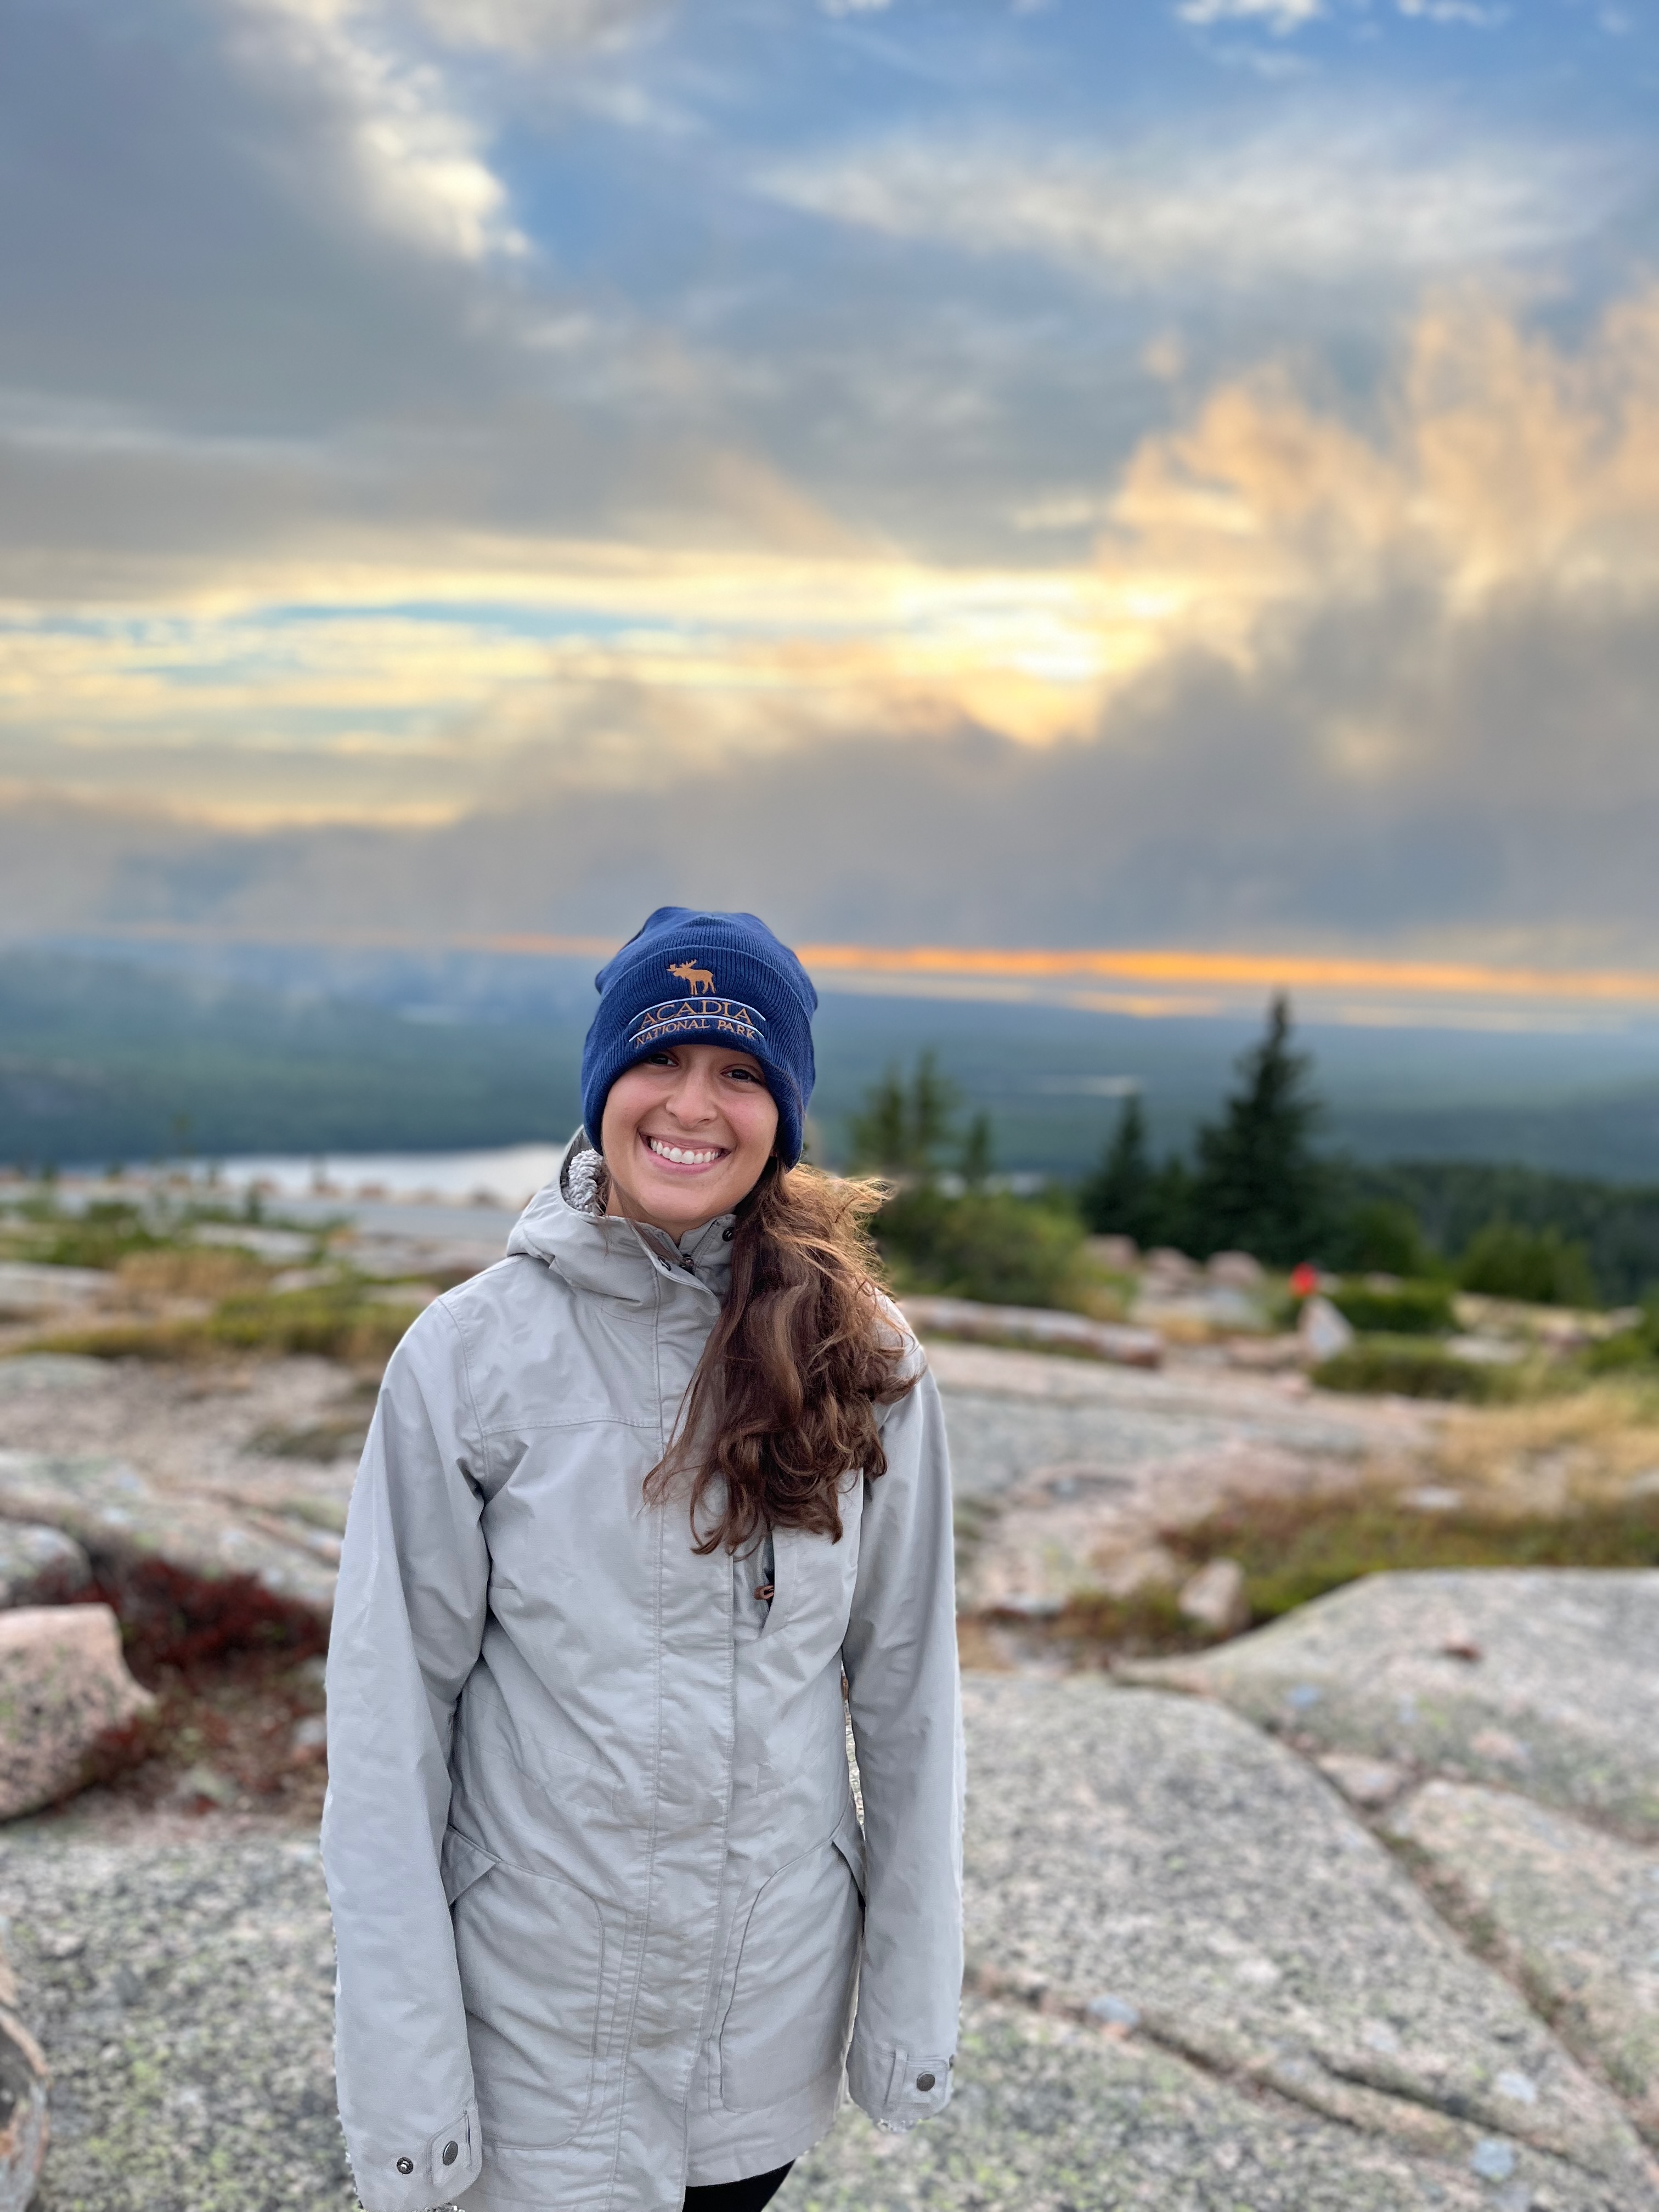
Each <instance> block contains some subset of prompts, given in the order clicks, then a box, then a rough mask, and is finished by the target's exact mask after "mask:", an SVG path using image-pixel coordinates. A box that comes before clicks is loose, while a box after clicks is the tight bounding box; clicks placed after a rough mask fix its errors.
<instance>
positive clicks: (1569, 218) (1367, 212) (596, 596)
mask: <svg viewBox="0 0 1659 2212" xmlns="http://www.w3.org/2000/svg"><path fill="white" fill-rule="evenodd" d="M0 13H3V20H4V30H3V38H4V45H5V53H6V66H5V69H4V70H3V72H0V195H3V199H4V204H5V205H6V206H7V207H8V208H9V209H10V210H12V211H13V214H14V216H16V215H17V214H18V213H19V212H20V211H26V219H25V220H21V221H19V220H13V221H11V222H8V223H7V224H6V225H5V226H4V227H3V229H0V301H3V306H0V924H3V927H5V928H6V929H8V930H9V931H11V932H13V933H15V931H16V930H18V929H19V928H21V927H25V926H26V925H27V924H28V923H30V922H45V923H51V924H54V925H56V926H60V927H62V926H69V925H70V924H75V923H79V922H89V921H106V922H112V923H113V922H119V921H124V920H133V919H137V920H150V921H155V920H158V919H159V920H161V921H166V920H167V919H168V918H172V919H174V920H182V921H186V922H189V923H191V924H192V926H194V925H197V924H199V925H200V926H203V927H216V926H225V927H229V926H230V925H231V924H233V923H235V922H238V921H240V922H243V923H248V924H253V923H263V924H264V925H267V926H273V927H274V926H276V925H277V924H279V923H281V922H282V921H283V920H284V919H287V920H289V921H295V920H300V919H317V920H320V921H323V922H325V923H337V924H338V926H340V927H346V926H348V925H351V926H356V927H372V926H379V925H384V926H386V927H403V926H405V925H407V926H413V924H414V923H415V922H416V921H422V920H424V921H428V922H431V921H434V919H435V917H436V918H438V919H441V920H442V921H445V922H446V924H447V925H453V927H458V928H459V927H471V928H484V927H497V928H500V927H521V928H534V927H541V928H550V929H564V930H575V931H581V930H589V931H593V932H596V933H599V934H600V935H604V934H605V933H615V932H617V931H618V930H625V929H626V928H629V927H632V926H633V925H634V923H635V921H637V920H638V913H637V912H636V911H635V909H636V908H641V906H642V904H643V905H648V904H650V903H653V902H654V900H655V898H657V897H665V898H672V897H684V898H694V899H698V900H705V899H706V900H709V901H711V902H715V901H717V902H719V903H721V904H725V905H744V904H758V903H764V904H765V905H766V908H767V910H768V911H769V913H771V914H773V915H775V917H776V919H777V920H778V921H779V923H780V926H781V927H787V928H788V929H789V930H791V931H793V932H795V933H799V934H802V935H807V936H817V937H835V938H837V939H849V938H850V939H854V940H857V941H861V942H877V941H886V942H890V943H908V942H915V941H918V940H920V941H924V942H945V943H957V944H975V945H1062V946H1064V945H1109V944H1115V945H1122V944H1129V945H1152V944H1167V945H1194V946H1207V947H1218V946H1219V947H1241V946H1242V947H1244V948H1247V949H1255V950H1259V951H1273V950H1275V949H1286V948H1291V949H1296V950H1299V951H1304V952H1310V953H1320V952H1327V951H1330V952H1353V951H1364V952H1372V953H1377V954H1404V953H1412V954H1416V955H1419V956H1425V955H1426V956H1431V957H1470V958H1481V959H1488V960H1528V961H1533V962H1542V963H1546V964H1561V963H1578V964H1581V965H1582V964H1585V963H1598V962H1601V963H1607V962H1613V963H1645V962H1652V963H1656V964H1659V870H1656V867H1655V865H1654V856H1655V853H1656V850H1659V842H1656V841H1659V726H1656V706H1659V621H1656V617H1659V138H1656V135H1655V133H1654V131H1653V129H1652V115H1653V107H1654V100H1655V94H1656V92H1659V25H1656V19H1655V16H1654V14H1653V12H1652V11H1651V10H1650V9H1648V8H1646V7H1644V6H1640V5H1638V0H1620V4H1601V0H1111V4H1109V5H1107V4H1103V0H697V4H696V6H695V7H693V6H690V5H689V4H683V5H678V6H677V5H675V4H673V0H148V4H147V5H146V6H145V7H144V8H143V9H137V10H135V9H112V8H110V7H109V6H108V5H107V4H106V0H3V9H0ZM7 882H9V884H10V885H11V890H10V891H9V892H6V891H5V890H3V884H5V883H7Z"/></svg>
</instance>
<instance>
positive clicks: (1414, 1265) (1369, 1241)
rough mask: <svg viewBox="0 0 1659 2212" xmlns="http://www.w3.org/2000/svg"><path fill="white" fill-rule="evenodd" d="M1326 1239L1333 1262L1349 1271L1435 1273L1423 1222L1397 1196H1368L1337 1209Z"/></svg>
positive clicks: (1411, 1275) (1410, 1275)
mask: <svg viewBox="0 0 1659 2212" xmlns="http://www.w3.org/2000/svg"><path fill="white" fill-rule="evenodd" d="M1327 1244H1328V1251H1329V1255H1330V1264H1331V1266H1332V1267H1340V1268H1341V1270H1342V1271H1343V1273H1345V1274H1349V1275H1370V1274H1380V1275H1404V1276H1407V1277H1408V1278H1412V1279H1421V1278H1422V1277H1424V1276H1427V1275H1430V1274H1432V1273H1433V1272H1434V1269H1435V1264H1436V1263H1435V1259H1434V1255H1433V1254H1432V1253H1431V1251H1430V1249H1429V1246H1428V1242H1427V1240H1426V1238H1425V1237H1424V1234H1423V1228H1422V1224H1421V1223H1420V1222H1419V1220H1418V1218H1417V1216H1416V1215H1415V1214H1414V1213H1413V1212H1412V1209H1411V1208H1410V1206H1406V1205H1402V1204H1401V1201H1400V1200H1398V1199H1391V1198H1368V1199H1362V1200H1359V1201H1358V1204H1356V1205H1352V1206H1346V1207H1340V1206H1339V1207H1336V1208H1334V1219H1333V1221H1332V1225H1331V1233H1330V1236H1329V1237H1328V1239H1327Z"/></svg>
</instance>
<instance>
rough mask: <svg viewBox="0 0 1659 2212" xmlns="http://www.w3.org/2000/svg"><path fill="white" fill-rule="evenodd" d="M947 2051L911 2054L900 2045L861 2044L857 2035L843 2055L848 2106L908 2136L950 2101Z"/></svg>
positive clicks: (953, 2061) (948, 2055)
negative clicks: (850, 2097) (852, 2105)
mask: <svg viewBox="0 0 1659 2212" xmlns="http://www.w3.org/2000/svg"><path fill="white" fill-rule="evenodd" d="M955 2063H956V2062H955V2060H954V2059H953V2058H952V2057H951V2054H950V2053H949V2051H931V2052H930V2051H911V2050H909V2049H908V2048H907V2047H906V2046H905V2045H893V2044H890V2043H869V2042H866V2041H865V2040H864V2039H862V2038H860V2036H859V2035H858V2034H857V2033H854V2037H853V2047H852V2049H851V2050H850V2051H848V2054H847V2087H848V2091H849V2092H850V2093H851V2095H852V2099H853V2101H854V2104H855V2105H857V2106H859V2107H860V2110H861V2111H863V2112H867V2113H868V2114H869V2115H870V2118H872V2120H874V2121H875V2122H876V2123H877V2124H878V2126H880V2127H884V2128H890V2129H891V2130H893V2132H894V2133H895V2134H896V2135H908V2133H909V2132H910V2130H911V2129H912V2128H913V2127H915V2124H916V2122H917V2121H918V2120H931V2119H932V2118H933V2115H934V2113H935V2112H943V2111H944V2110H945V2106H947V2105H948V2104H949V2103H950V2101H951V2067H952V2066H953V2065H954V2064H955Z"/></svg>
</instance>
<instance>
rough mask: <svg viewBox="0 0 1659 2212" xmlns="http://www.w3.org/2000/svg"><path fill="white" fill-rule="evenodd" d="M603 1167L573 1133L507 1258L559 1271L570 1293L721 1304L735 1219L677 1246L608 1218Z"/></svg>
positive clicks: (722, 1218) (660, 1234) (723, 1218)
mask: <svg viewBox="0 0 1659 2212" xmlns="http://www.w3.org/2000/svg"><path fill="white" fill-rule="evenodd" d="M604 1166H605V1163H604V1161H603V1160H602V1159H601V1158H600V1157H599V1154H598V1152H594V1151H593V1150H592V1147H591V1146H589V1144H588V1142H587V1139H586V1135H585V1134H584V1133H583V1132H582V1131H580V1130H578V1131H577V1133H576V1134H575V1135H574V1137H573V1138H572V1139H571V1140H570V1144H569V1146H568V1149H567V1150H566V1152H565V1156H564V1159H563V1162H562V1165H561V1166H560V1169H559V1172H558V1175H557V1176H556V1179H555V1180H554V1181H553V1182H550V1183H548V1184H546V1185H544V1188H542V1189H540V1190H538V1192H537V1193H536V1195H535V1196H534V1198H532V1200H531V1201H530V1203H529V1205H528V1206H526V1208H525V1210H524V1212H522V1213H521V1214H520V1216H519V1218H518V1221H517V1223H516V1224H515V1225H514V1227H513V1234H512V1235H511V1236H510V1237H508V1239H507V1251H508V1252H509V1254H525V1255H528V1256H529V1257H531V1258H532V1259H536V1260H540V1261H542V1262H543V1263H544V1265H545V1266H547V1267H553V1268H556V1270H557V1272H558V1273H560V1274H561V1275H562V1276H563V1277H564V1279H565V1280H566V1281H567V1282H568V1283H569V1284H570V1285H572V1287H573V1288H574V1289H576V1290H580V1291H592V1293H593V1295H594V1296H595V1297H605V1298H621V1299H623V1301H624V1302H625V1303H626V1304H629V1305H654V1304H656V1303H657V1302H658V1301H659V1299H660V1297H662V1295H663V1291H664V1290H665V1287H666V1286H667V1285H676V1286H677V1287H680V1288H684V1289H685V1290H687V1291H691V1292H693V1293H695V1292H696V1291H705V1292H708V1293H711V1294H712V1295H713V1297H714V1298H715V1299H716V1300H717V1301H719V1300H721V1299H724V1297H725V1296H726V1290H727V1288H728V1286H729V1285H730V1283H731V1279H732V1242H731V1238H730V1237H729V1235H728V1234H727V1232H728V1231H729V1230H730V1229H731V1227H732V1222H733V1220H734V1219H735V1218H736V1217H735V1216H734V1215H732V1214H730V1213H722V1214H720V1215H718V1216H717V1217H716V1218H714V1220H713V1221H708V1222H705V1223H704V1224H703V1225H702V1228H701V1229H693V1230H689V1231H687V1232H686V1234H685V1235H684V1237H680V1238H679V1239H678V1241H677V1240H676V1239H675V1238H673V1237H670V1236H669V1235H668V1234H667V1232H666V1231H664V1230H661V1229H648V1228H647V1227H645V1226H644V1225H642V1224H641V1223H638V1222H633V1221H627V1220H623V1218H620V1217H619V1216H617V1215H615V1214H607V1213H606V1212H605V1211H604V1210H603V1206H602V1204H601V1200H600V1195H599V1194H600V1188H601V1183H600V1177H601V1175H602V1173H603V1170H604Z"/></svg>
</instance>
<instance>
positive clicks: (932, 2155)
mask: <svg viewBox="0 0 1659 2212" xmlns="http://www.w3.org/2000/svg"><path fill="white" fill-rule="evenodd" d="M0 1911H3V1912H4V1913H5V1914H6V1916H7V1917H9V1921H10V1923H11V1928H12V1931H13V1942H14V1945H15V1950H16V1954H17V1965H18V1970H19V1981H20V1985H21V1987H20V2003H21V2009H22V2013H23V2015H24V2018H25V2021H26V2023H27V2027H30V2028H31V2029H32V2030H33V2033H34V2034H35V2035H36V2036H37V2037H38V2039H39V2040H40V2044H41V2045H42V2046H43V2047H44V2049H45V2051H46V2055H47V2057H48V2059H49V2061H50V2063H51V2064H52V2069H53V2072H54V2075H55V2089H54V2126H53V2135H52V2145H51V2148H50V2150H49V2152H48V2154H47V2158H46V2168H45V2172H44V2175H43V2177H42V2181H41V2186H40V2194H39V2196H38V2197H37V2198H36V2200H35V2212H155V2208H157V2207H181V2208H182V2207H187V2208H188V2212H276V2208H283V2212H286V2208H290V2207H292V2208H295V2212H332V2208H339V2212H347V2208H349V2206H350V2205H351V2204H352V2203H353V2202H354V2197H353V2192H352V2189H351V2184H350V2179H349V2170H348V2167H347V2165H346V2160H345V2156H344V2149H343V2143H342V2141H341V2137H340V2132H339V2127H338V2123H337V2120H336V2118H335V2115H334V2102H333V2087H332V2081H331V2070H330V2045H331V1996H332V1975H333V1953H332V1947H331V1941H330V1932H329V1920H328V1907H327V1902H326V1899H325V1894H324V1890H323V1884H322V1875H321V1869H320V1868H319V1863H318V1859H317V1854H316V1850H315V1847H314V1845H313V1844H309V1843H298V1842H295V1841H294V1840H292V1839H290V1838H284V1837H281V1836H272V1835H263V1836H252V1837H246V1838H233V1839H228V1840H227V1839H224V1838H220V1839H217V1840H210V1839H208V1838H202V1839H199V1840H195V1839H192V1840H191V1842H189V1843H179V1842H176V1841H174V1842H170V1843H168V1842H134V1841H128V1842H125V1843H122V1844H111V1843H109V1842H103V1841H99V1840H96V1839H93V1838H86V1839H81V1838H76V1837H74V1836H73V1835H66V1834H65V1832H64V1830H63V1829H62V1827H61V1826H50V1827H49V1826H35V1827H33V1828H32V1829H31V1828H24V1829H21V1830H15V1831H13V1832H12V1834H11V1836H10V1838H8V1839H6V1840H4V1841H0ZM775 2201H776V2203H777V2206H778V2212H908V2208H910V2207H918V2208H920V2207H923V2206H926V2207H928V2208H931V2212H1085V2208H1087V2212H1142V2208H1144V2212H1528V2208H1532V2212H1627V2208H1628V2207H1630V2206H1631V2205H1632V2204H1639V2203H1641V2202H1642V2201H1643V2200H1641V2199H1640V2198H1635V2199H1632V2198H1630V2197H1624V2198H1619V2197H1614V2196H1613V2195H1611V2194H1610V2193H1609V2191H1608V2190H1607V2187H1606V2186H1605V2185H1603V2184H1602V2183H1601V2182H1600V2181H1598V2180H1596V2179H1592V2178H1589V2177H1587V2176H1586V2175H1584V2174H1583V2172H1580V2171H1579V2170H1578V2169H1577V2168H1576V2167H1574V2166H1571V2165H1570V2164H1567V2163H1565V2162H1564V2161H1562V2160H1559V2159H1555V2158H1552V2157H1550V2156H1548V2155H1547V2154H1541V2153H1539V2152H1537V2151H1534V2150H1533V2149H1531V2148H1528V2146H1526V2145H1524V2144H1517V2143H1516V2142H1513V2140H1512V2139H1511V2138H1510V2137H1508V2136H1476V2137H1475V2138H1474V2142H1473V2147H1472V2148H1470V2149H1469V2150H1468V2153H1467V2154H1466V2155H1462V2156H1461V2157H1458V2158H1455V2159H1452V2160H1443V2159H1438V2158H1435V2157H1430V2156H1425V2155H1423V2154H1420V2153H1419V2152H1417V2151H1415V2150H1413V2149H1412V2148H1409V2147H1407V2146H1405V2145H1403V2144H1401V2142H1397V2141H1395V2140H1392V2139H1390V2138H1389V2137H1388V2136H1368V2135H1366V2134H1365V2133H1364V2132H1363V2131H1360V2130H1355V2129H1353V2128H1352V2127H1347V2126H1344V2125H1341V2124H1338V2123H1335V2122H1334V2121H1332V2120H1331V2119H1329V2118H1327V2117H1325V2116H1323V2115H1322V2114H1320V2113H1318V2112H1315V2111H1312V2110H1311V2109H1310V2108H1309V2107H1308V2106H1306V2105H1305V2104H1303V2103H1300V2102H1297V2101H1296V2100H1285V2099H1284V2098H1280V2097H1276V2096H1274V2095H1273V2094H1272V2093H1270V2092H1269V2093H1263V2092H1262V2091H1261V2090H1260V2089H1259V2088H1257V2087H1254V2086H1253V2085H1251V2084H1249V2083H1246V2082H1236V2081H1227V2080H1225V2079H1222V2078H1220V2077H1218V2075H1215V2074H1214V2073H1212V2072H1211V2071H1209V2070H1206V2069H1204V2068H1201V2067H1200V2066H1197V2065H1194V2064H1193V2063H1190V2062H1189V2061H1188V2060H1186V2059H1184V2058H1182V2057H1179V2056H1178V2055H1176V2054H1175V2053H1173V2052H1171V2051H1167V2050H1164V2049H1162V2048H1160V2047H1159V2046H1158V2045H1156V2044H1154V2043H1152V2042H1150V2041H1149V2040H1147V2039H1145V2038H1143V2037H1139V2036H1133V2035H1132V2036H1128V2037H1127V2038H1126V2037H1124V2036H1122V2035H1121V2033H1119V2032H1117V2031H1116V2030H1113V2029H1104V2030H1103V2029H1102V2028H1099V2027H1094V2026H1091V2025H1089V2024H1086V2023H1078V2022H1073V2021H1067V2020H1065V2019H1061V2018H1057V2017H1051V2016H1045V2015H1041V2014H1039V2013H1037V2012H1036V2011H1034V2010H1033V2009H1032V2008H1030V2007H1027V2006H1023V2005H1018V2004H1006V2003H1004V2004H998V2003H994V2002H986V2001H985V2000H983V1999H979V1998H975V1997H970V1998H969V2001H968V2002H967V2005H966V2007H965V2009H964V2019H963V2038H962V2041H961V2044H960V2046H959V2051H958V2056H957V2092H956V2096H955V2099H954V2100H953V2102H952V2104H951V2107H950V2109H949V2110H948V2111H947V2112H945V2114H944V2116H943V2117H942V2118H940V2119H939V2120H937V2121H935V2122H933V2123H932V2124H930V2125H928V2126H927V2127H925V2128H921V2129H918V2130H916V2131H915V2133H914V2134H912V2135H909V2136H894V2135H886V2134H883V2133H880V2132H878V2130H876V2129H875V2128H873V2127H872V2126H871V2125H870V2124H869V2123H868V2122H867V2121H866V2119H865V2118H864V2117H863V2116H862V2114H860V2113H859V2112H854V2111H851V2110H848V2111H846V2112H843V2113H842V2117H841V2118H840V2119H839V2121H838V2122H837V2123H836V2127H835V2129H834V2130H833V2131H832V2133H831V2134H830V2135H829V2137H828V2138H827V2139H826V2140H825V2142H823V2143H821V2144H820V2145H819V2146H818V2147H817V2149H816V2150H814V2151H812V2152H811V2153H810V2154H808V2155H807V2156H806V2157H805V2159H803V2160H801V2161H800V2163H799V2166H797V2167H796V2169H795V2171H794V2172H793V2173H792V2174H791V2176H790V2178H789V2179H788V2181H787V2183H786V2184H785V2186H784V2189H783V2191H782V2192H781V2194H780V2196H779V2197H778V2198H777V2199H776V2200H775Z"/></svg>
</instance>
